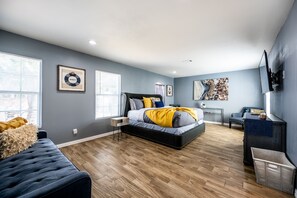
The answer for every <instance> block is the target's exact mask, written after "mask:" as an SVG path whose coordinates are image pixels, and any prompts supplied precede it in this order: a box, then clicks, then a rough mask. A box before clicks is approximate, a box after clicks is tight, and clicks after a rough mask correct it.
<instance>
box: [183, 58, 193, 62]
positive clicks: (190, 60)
mask: <svg viewBox="0 0 297 198" xmlns="http://www.w3.org/2000/svg"><path fill="white" fill-rule="evenodd" d="M182 62H183V63H191V62H193V60H192V59H186V60H183V61H182Z"/></svg>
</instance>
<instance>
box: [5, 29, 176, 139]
mask: <svg viewBox="0 0 297 198" xmlns="http://www.w3.org/2000/svg"><path fill="white" fill-rule="evenodd" d="M0 51H2V52H7V53H12V54H18V55H23V56H28V57H33V58H37V59H42V63H43V64H42V128H43V129H45V130H46V131H47V132H48V136H49V138H51V139H52V140H53V141H54V142H55V143H56V144H59V143H63V142H68V141H72V140H77V139H81V138H85V137H89V136H93V135H98V134H101V133H105V132H109V131H111V130H112V128H111V127H110V120H109V119H97V120H95V70H102V71H107V72H114V73H118V74H121V78H122V92H134V93H154V85H155V83H156V82H163V83H164V84H165V85H166V84H170V85H172V84H173V79H172V78H169V77H165V76H162V75H158V74H155V73H152V72H148V71H145V70H141V69H137V68H134V67H130V66H127V65H123V64H120V63H115V62H112V61H108V60H105V59H101V58H98V57H94V56H90V55H87V54H83V53H79V52H76V51H72V50H69V49H65V48H62V47H58V46H55V45H51V44H47V43H44V42H40V41H37V40H34V39H30V38H27V37H23V36H19V35H16V34H12V33H9V32H6V31H2V30H0ZM59 64H61V65H67V66H72V67H79V68H84V69H86V75H87V78H86V92H85V93H69V92H67V93H65V92H58V91H57V65H59ZM165 102H166V104H170V103H173V97H166V98H165ZM73 128H78V131H79V133H78V134H77V135H76V136H74V135H73V134H72V129H73Z"/></svg>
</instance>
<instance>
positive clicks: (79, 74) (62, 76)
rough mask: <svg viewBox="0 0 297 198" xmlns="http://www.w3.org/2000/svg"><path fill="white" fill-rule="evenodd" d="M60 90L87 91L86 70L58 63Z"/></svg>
mask: <svg viewBox="0 0 297 198" xmlns="http://www.w3.org/2000/svg"><path fill="white" fill-rule="evenodd" d="M57 70H58V72H57V73H58V90H59V91H74V92H85V91H86V70H85V69H80V68H75V67H69V66H64V65H58V68H57Z"/></svg>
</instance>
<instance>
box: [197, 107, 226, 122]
mask: <svg viewBox="0 0 297 198" xmlns="http://www.w3.org/2000/svg"><path fill="white" fill-rule="evenodd" d="M201 109H202V110H203V112H204V113H214V112H213V111H220V114H221V122H222V125H224V109H223V108H220V107H205V108H201Z"/></svg>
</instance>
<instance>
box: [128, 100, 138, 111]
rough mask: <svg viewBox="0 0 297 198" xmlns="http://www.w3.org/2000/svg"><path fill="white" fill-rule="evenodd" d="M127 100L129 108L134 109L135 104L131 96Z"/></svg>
mask: <svg viewBox="0 0 297 198" xmlns="http://www.w3.org/2000/svg"><path fill="white" fill-rule="evenodd" d="M129 102H130V108H131V110H136V105H135V102H134V100H132V99H131V98H129Z"/></svg>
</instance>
